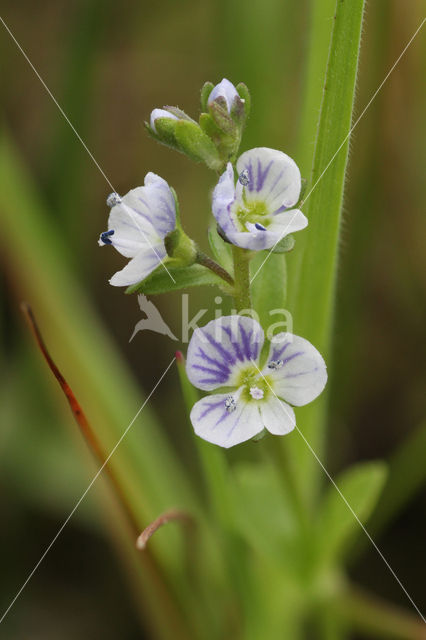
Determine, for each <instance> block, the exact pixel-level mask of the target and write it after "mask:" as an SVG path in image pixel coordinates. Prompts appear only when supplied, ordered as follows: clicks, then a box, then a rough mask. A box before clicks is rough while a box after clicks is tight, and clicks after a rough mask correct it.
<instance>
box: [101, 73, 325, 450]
mask: <svg viewBox="0 0 426 640" xmlns="http://www.w3.org/2000/svg"><path fill="white" fill-rule="evenodd" d="M201 106H202V113H201V115H200V117H199V121H198V122H196V121H195V120H193V119H192V118H191V117H189V116H188V115H187V114H186V113H185V112H184V111H182V110H181V109H179V108H177V107H170V106H168V107H163V108H161V109H154V110H153V111H152V113H151V117H150V122H149V124H148V123H147V125H146V126H147V129H148V131H149V132H150V134H151V135H152V136H153V137H154V138H155V139H156V140H158V141H159V142H161V143H163V144H166V145H167V146H169V147H171V148H174V149H176V150H177V151H180V152H182V153H184V154H185V155H187V156H188V157H189V158H191V159H193V160H195V161H201V162H204V163H205V164H206V165H207V166H208V167H209V168H212V169H214V170H215V171H218V172H219V173H220V177H219V180H218V182H217V185H216V187H215V188H214V191H213V197H212V213H213V216H214V218H215V220H216V223H217V231H218V234H219V236H218V238H219V242H221V243H222V244H224V245H225V243H229V244H231V245H234V246H235V247H236V253H235V254H234V268H233V273H232V270H231V272H230V271H226V270H225V269H224V265H223V264H219V263H216V262H215V261H214V260H212V259H211V258H209V257H208V256H205V255H204V254H203V253H202V252H201V251H199V249H198V248H197V246H196V245H195V243H194V242H193V241H192V240H191V239H190V238H189V237H188V236H187V235H186V234H185V233H184V231H183V229H182V226H181V222H180V216H179V207H178V201H177V197H176V194H175V192H174V190H173V189H172V188H171V187H170V186H169V185H168V183H167V182H166V181H165V180H164V179H163V178H160V177H159V176H157V175H156V174H154V173H148V174H147V175H146V177H145V181H144V185H143V186H141V187H137V188H136V189H132V190H131V191H129V193H127V194H126V195H125V196H123V197H120V196H119V195H118V194H116V193H113V194H111V195H110V196H109V197H108V199H107V204H108V206H109V207H110V214H109V220H108V230H107V231H104V232H103V233H102V234H101V235H100V239H99V244H100V245H112V246H114V247H115V249H117V251H118V252H119V253H121V254H122V255H123V256H125V257H126V258H130V261H129V262H128V264H127V265H126V266H125V267H124V268H123V269H121V270H120V271H118V272H117V273H115V274H114V275H113V276H112V278H111V279H110V283H111V284H112V285H114V286H127V287H129V286H130V287H131V291H134V290H138V291H140V292H148V293H150V292H151V291H152V290H153V289H152V287H153V283H154V285H155V283H156V282H159V281H160V278H161V277H163V279H164V277H165V276H164V271H165V272H167V274H168V275H169V276H170V278H171V280H173V283H174V286H173V288H174V289H176V288H179V287H178V284H179V283H178V284H176V279H175V277H174V276H173V275H172V273H171V272H170V271H172V272H173V273H174V274H175V276H176V278H177V274H179V277H180V278H181V280H180V281H179V282H180V283H181V284H180V288H183V287H184V286H185V285H186V284H188V283H189V282H190V284H197V278H198V277H201V276H200V275H199V274H200V273H201V272H200V269H201V271H203V270H207V269H209V270H210V271H212V272H214V273H215V276H216V278H217V280H218V282H219V284H220V283H221V282H222V283H223V284H222V286H223V289H224V290H225V291H226V292H227V293H230V294H231V295H234V297H235V300H237V299H238V300H241V299H244V300H249V298H250V291H249V285H248V284H247V282H248V277H245V279H244V278H243V279H241V277H240V271H241V268H243V267H244V265H248V263H249V260H250V259H251V257H252V256H253V255H254V252H257V251H262V250H270V251H275V250H279V249H277V247H279V246H280V245H281V247H282V246H283V244H282V240H283V239H284V238H286V237H287V236H289V235H290V234H292V233H294V232H296V231H300V230H302V229H304V228H305V227H306V226H307V224H308V220H307V219H306V217H305V216H304V214H303V213H302V211H301V210H300V209H298V208H296V205H297V204H298V202H299V200H300V193H301V176H300V171H299V169H298V167H297V165H296V163H295V162H294V160H292V159H291V158H290V157H289V156H287V155H286V154H285V153H283V152H282V151H278V150H275V149H269V148H265V147H258V148H254V149H250V150H249V151H246V152H245V153H243V154H242V155H240V156H239V157H238V149H239V146H240V142H241V136H242V131H243V128H244V126H245V123H246V120H247V117H248V114H249V111H250V95H249V92H248V89H247V87H245V85H243V84H239V85H238V86H237V87H235V86H234V85H233V84H232V83H231V82H229V80H226V79H223V80H222V82H220V83H219V84H218V85H216V86H213V85H212V84H211V83H206V84H205V85H204V87H203V89H202V92H201ZM216 255H217V254H216ZM238 255H240V257H242V258H243V260H242V262H241V264H242V265H243V267H241V268H240V269H239V268H237V263H236V260H237V259H238ZM218 262H220V260H219V261H218ZM195 263H198V266H197V269H198V270H194V265H195ZM200 265H201V267H200ZM246 268H247V269H248V266H247V267H246ZM173 269H178V271H173ZM245 275H246V276H247V273H246V274H245ZM239 277H240V280H241V282H239V281H238V278H239ZM260 277H261V276H260ZM148 282H149V283H150V286H151V289H149V288H147V287H148V284H147V283H148ZM161 282H162V284H161V287H162V288H161V289H160V288H158V292H162V291H164V290H165V288H164V287H165V285H164V282H163V280H162V281H161ZM203 282H204V281H203ZM200 283H201V281H200ZM225 285H226V287H225ZM135 286H136V289H135ZM244 287H245V288H246V289H247V290H246V291H245V296H242V289H244ZM170 288H172V287H170ZM154 292H157V291H156V290H155V286H154ZM243 293H244V292H243ZM239 311H241V309H239ZM263 343H264V332H263V329H262V327H261V326H260V324H259V323H258V322H257V321H255V320H253V319H252V318H249V317H245V316H243V315H234V316H227V317H223V318H220V319H218V320H214V321H212V322H210V323H208V324H207V325H206V326H205V327H203V328H200V329H196V331H195V332H194V334H193V336H192V338H191V341H190V344H189V347H188V358H187V375H188V378H189V380H190V381H191V382H192V384H193V385H194V386H196V387H198V388H199V389H202V390H204V391H213V390H218V392H217V393H214V394H213V395H209V396H206V397H205V398H203V399H201V400H200V401H199V402H197V403H196V404H195V406H194V407H193V409H192V412H191V421H192V424H193V426H194V430H195V432H196V433H197V434H198V435H199V436H201V437H202V438H204V439H205V440H208V441H210V442H213V443H215V444H217V445H220V446H223V447H230V446H233V445H235V444H238V443H240V442H243V441H245V440H248V439H251V438H253V437H260V436H261V435H262V434H263V433H264V432H265V431H269V432H270V433H273V434H276V435H284V434H286V433H288V432H289V431H291V430H292V429H293V428H294V426H295V416H294V411H293V409H292V407H291V406H290V405H294V406H300V405H304V404H307V403H308V402H311V401H312V400H313V399H314V398H316V397H317V395H319V393H321V391H322V390H323V388H324V386H325V384H326V380H327V373H326V366H325V363H324V361H323V359H322V357H321V355H320V354H319V353H318V351H317V350H316V349H315V348H314V347H313V346H312V345H311V344H310V343H309V342H308V341H307V340H304V339H303V338H300V337H298V336H293V335H292V334H289V333H280V334H278V335H277V336H275V337H274V339H273V340H272V342H271V344H270V347H269V355H268V356H267V357H266V358H264V357H263V355H262V354H264V351H265V350H263V349H262V348H263Z"/></svg>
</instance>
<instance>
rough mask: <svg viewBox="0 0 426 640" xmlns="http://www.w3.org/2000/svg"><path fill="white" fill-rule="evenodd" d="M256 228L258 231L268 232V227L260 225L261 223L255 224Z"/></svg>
mask: <svg viewBox="0 0 426 640" xmlns="http://www.w3.org/2000/svg"><path fill="white" fill-rule="evenodd" d="M254 226H255V227H256V229H258V230H259V231H266V227H264V226H263V224H260V222H255V223H254Z"/></svg>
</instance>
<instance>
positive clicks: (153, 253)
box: [109, 241, 167, 287]
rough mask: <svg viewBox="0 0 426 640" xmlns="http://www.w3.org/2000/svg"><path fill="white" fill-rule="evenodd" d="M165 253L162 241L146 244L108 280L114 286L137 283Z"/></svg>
mask: <svg viewBox="0 0 426 640" xmlns="http://www.w3.org/2000/svg"><path fill="white" fill-rule="evenodd" d="M166 255H167V253H166V249H165V247H164V242H162V241H161V242H160V243H157V244H156V245H152V246H149V245H146V246H144V248H143V249H141V250H140V251H139V253H137V254H136V256H135V257H134V258H132V259H131V260H130V262H128V264H127V265H126V266H125V267H124V268H123V269H121V271H117V273H115V274H114V275H113V276H112V278H111V279H110V281H109V282H110V284H112V285H113V286H114V287H128V286H129V285H132V284H137V283H138V282H140V281H141V280H144V279H145V278H146V277H147V276H149V274H150V273H151V272H152V271H154V269H156V268H157V267H158V265H159V264H160V263H161V262H162V260H163V259H164V258H165V257H166Z"/></svg>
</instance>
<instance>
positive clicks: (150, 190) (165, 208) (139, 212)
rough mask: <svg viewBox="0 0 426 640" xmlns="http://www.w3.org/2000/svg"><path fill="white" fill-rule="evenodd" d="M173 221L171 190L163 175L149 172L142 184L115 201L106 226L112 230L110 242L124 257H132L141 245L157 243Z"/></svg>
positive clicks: (174, 219) (173, 225) (142, 246)
mask: <svg viewBox="0 0 426 640" xmlns="http://www.w3.org/2000/svg"><path fill="white" fill-rule="evenodd" d="M175 225H176V205H175V200H174V197H173V193H172V191H171V189H170V187H169V185H168V184H167V182H166V181H165V180H163V178H160V176H157V175H156V174H155V173H148V174H147V175H146V177H145V185H144V186H143V187H136V189H132V190H131V191H129V192H128V193H126V195H125V196H123V198H121V199H120V201H119V202H118V204H116V205H114V206H113V207H112V209H111V213H110V215H109V219H108V229H109V230H113V231H114V234H113V235H112V236H111V237H110V240H111V244H112V245H113V246H114V247H115V248H116V249H117V251H119V252H120V253H121V254H122V255H123V256H126V258H134V257H135V256H136V255H137V254H138V253H139V251H140V250H141V249H144V248H146V247H152V246H153V245H157V244H158V243H159V241H160V240H162V238H164V237H165V236H166V235H167V233H169V231H172V230H173V229H174V228H175Z"/></svg>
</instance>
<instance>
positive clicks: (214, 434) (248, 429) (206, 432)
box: [190, 392, 263, 448]
mask: <svg viewBox="0 0 426 640" xmlns="http://www.w3.org/2000/svg"><path fill="white" fill-rule="evenodd" d="M228 397H229V394H227V393H217V394H214V395H211V396H207V397H206V398H202V399H201V400H199V401H198V402H196V403H195V405H194V406H193V408H192V411H191V416H190V417H191V422H192V425H193V427H194V431H195V433H196V434H197V435H198V436H200V438H203V439H204V440H207V441H208V442H212V443H213V444H217V445H219V446H221V447H226V448H229V447H233V446H234V445H236V444H240V442H245V441H246V440H250V438H253V436H255V435H257V434H258V433H260V432H261V431H263V423H262V420H261V418H260V414H259V404H258V403H256V402H244V401H242V400H241V399H239V393H238V392H237V393H236V394H235V396H234V397H236V398H237V399H236V407H235V410H234V411H231V412H229V411H227V409H226V406H225V400H226V399H227V398H228Z"/></svg>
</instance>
